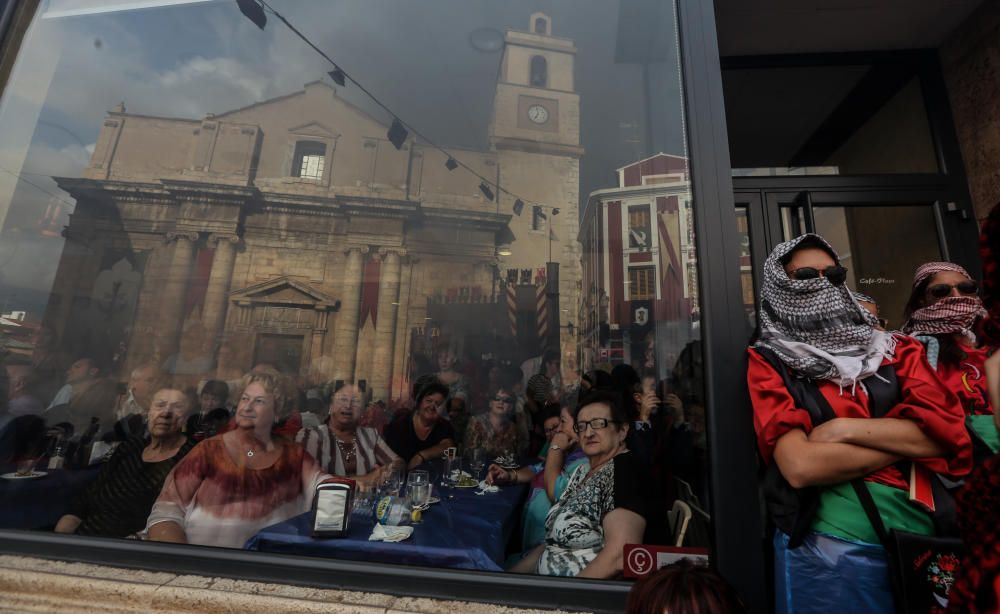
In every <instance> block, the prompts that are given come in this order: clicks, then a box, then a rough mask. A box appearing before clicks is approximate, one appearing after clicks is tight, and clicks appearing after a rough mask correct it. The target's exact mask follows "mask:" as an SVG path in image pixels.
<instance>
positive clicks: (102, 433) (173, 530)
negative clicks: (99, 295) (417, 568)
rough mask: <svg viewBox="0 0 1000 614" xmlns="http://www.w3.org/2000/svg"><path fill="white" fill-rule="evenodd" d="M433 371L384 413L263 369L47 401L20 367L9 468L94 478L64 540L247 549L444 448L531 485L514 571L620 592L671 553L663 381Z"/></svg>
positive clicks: (80, 370) (541, 372)
mask: <svg viewBox="0 0 1000 614" xmlns="http://www.w3.org/2000/svg"><path fill="white" fill-rule="evenodd" d="M437 356H438V364H437V370H436V371H435V372H434V373H430V374H426V375H423V376H420V377H416V378H414V379H413V383H412V391H411V394H410V395H408V398H405V399H394V400H392V401H391V402H388V403H387V402H386V401H385V400H384V399H372V398H370V391H368V390H366V386H365V385H364V383H363V382H362V383H358V384H352V383H345V382H335V383H318V382H317V381H315V378H312V377H310V378H303V379H302V380H301V381H299V382H296V380H295V379H293V378H292V377H289V376H286V375H285V374H282V373H280V372H279V371H278V369H276V368H275V367H274V366H273V365H270V364H266V363H261V364H257V365H255V366H254V367H253V368H252V369H251V370H250V371H249V372H248V373H247V374H246V375H245V376H243V377H242V378H241V379H240V380H238V381H232V380H228V381H227V380H222V379H215V378H213V377H211V375H215V373H211V372H210V373H208V374H206V375H205V376H204V377H201V379H200V381H197V380H198V378H197V377H195V378H192V377H191V374H189V373H184V374H180V375H179V376H178V375H177V374H172V373H168V372H167V369H166V368H164V367H161V366H158V365H157V364H155V363H142V364H139V365H138V366H136V367H135V368H133V369H131V370H130V371H129V372H127V380H126V381H125V382H123V383H121V384H117V383H116V382H115V381H114V379H113V378H112V376H111V375H112V373H113V372H115V371H118V372H120V371H119V370H116V369H112V368H108V367H105V366H104V365H102V364H101V363H100V362H99V361H98V360H97V359H95V358H94V357H90V356H81V357H78V358H77V359H75V360H72V361H70V360H65V361H64V363H65V371H64V375H62V376H61V378H60V379H61V381H60V382H59V385H52V384H51V383H48V384H47V387H46V384H45V383H43V382H41V381H39V380H38V377H37V373H38V372H39V371H38V370H37V369H36V367H35V365H34V364H33V362H32V361H31V360H30V359H22V358H17V357H7V358H6V359H5V360H4V366H5V369H3V375H5V376H6V377H5V378H0V380H2V381H0V383H3V384H4V388H5V390H4V394H3V397H4V398H5V399H6V403H5V404H4V410H3V412H2V413H0V417H2V421H0V452H3V453H4V454H6V456H4V457H3V458H0V460H2V461H4V462H8V463H11V462H13V461H14V460H16V459H17V458H19V457H25V456H31V457H40V458H44V459H45V460H43V461H42V462H47V461H48V460H50V459H51V458H52V457H55V456H57V455H58V456H59V463H58V464H53V465H50V466H52V467H58V468H63V469H67V470H76V469H82V468H87V467H91V468H94V469H95V470H97V471H96V472H95V475H96V477H94V478H93V480H92V481H91V482H90V483H89V484H88V485H87V486H86V487H85V488H84V489H83V490H82V492H80V493H79V494H78V495H76V496H74V497H72V500H71V501H67V502H66V510H65V513H64V514H63V515H62V517H61V518H59V520H58V522H57V523H56V525H55V527H54V530H55V531H56V532H58V533H75V534H80V535H93V536H104V537H132V538H138V539H148V540H154V541H167V542H180V543H190V544H198V545H209V546H224V547H237V548H238V547H243V546H244V544H245V543H246V541H247V540H248V539H249V538H251V537H253V535H255V534H256V533H257V532H258V531H259V530H260V529H262V528H263V527H266V526H268V525H271V524H274V523H277V522H281V521H283V520H287V519H289V518H292V517H294V516H296V515H298V514H301V513H303V512H305V511H308V510H309V509H310V505H311V501H312V497H313V494H314V492H315V488H316V486H317V485H318V484H319V483H320V482H321V481H322V480H324V479H326V478H328V477H330V476H334V475H336V476H343V477H349V478H352V479H353V480H355V481H356V483H357V484H358V487H359V488H360V489H364V490H370V489H373V488H376V487H378V486H379V485H380V484H382V483H383V482H384V481H385V480H386V479H387V478H388V476H389V475H390V473H391V472H392V471H393V470H394V469H402V470H403V471H406V470H409V469H414V468H416V467H419V466H421V465H424V464H426V463H433V462H434V461H438V460H440V459H441V457H442V455H443V454H444V452H445V450H447V449H449V448H457V449H458V453H459V454H462V453H464V452H465V451H467V450H471V449H481V450H482V451H483V456H484V458H485V459H486V460H487V471H486V472H485V475H484V476H483V477H484V478H485V479H486V481H487V482H492V483H495V484H499V485H509V484H516V483H521V484H525V485H526V490H527V493H526V499H525V502H524V504H523V507H522V508H521V509H520V510H519V511H518V515H519V521H520V522H519V524H518V526H519V527H520V531H519V532H518V534H517V536H516V537H515V538H514V539H513V540H512V543H511V544H508V545H507V546H508V553H509V554H510V558H509V560H508V564H509V566H510V569H511V570H512V571H517V572H527V573H542V574H552V575H584V576H591V577H616V576H618V575H619V574H620V572H621V564H622V561H621V552H620V550H621V545H622V544H624V543H626V542H629V541H641V540H643V539H658V538H657V537H654V536H653V533H655V529H656V528H657V527H659V526H660V525H662V524H663V522H664V521H665V518H666V509H667V507H666V503H665V501H666V499H665V498H664V496H663V495H662V493H664V492H665V491H666V490H667V489H668V487H667V485H668V483H669V480H670V478H671V477H672V476H673V475H674V474H673V472H671V471H666V472H660V471H659V470H655V468H654V467H653V465H654V463H657V462H660V461H661V460H662V459H663V458H667V456H669V454H668V452H669V451H668V450H666V449H665V446H667V445H668V444H669V442H671V441H673V440H675V439H677V438H678V436H679V435H680V434H681V433H682V432H687V431H685V430H684V429H681V428H678V424H681V425H683V426H685V428H686V427H687V425H686V424H685V423H684V419H683V412H684V411H685V408H683V407H681V406H680V404H679V402H678V404H677V406H676V407H675V406H672V405H671V403H670V401H671V400H672V399H671V397H670V396H668V397H667V398H668V402H667V403H663V402H661V401H660V398H659V397H658V396H657V393H656V385H657V381H656V379H655V378H651V377H640V376H639V374H638V373H637V372H636V371H635V370H634V369H632V368H631V367H627V366H619V367H618V368H616V369H614V370H613V371H612V370H610V369H609V370H607V371H605V370H596V371H593V372H590V373H587V374H584V375H583V376H582V377H581V378H580V381H578V382H576V383H571V384H564V376H563V374H562V373H561V368H560V365H559V362H558V358H559V357H558V354H557V353H554V352H549V353H546V354H543V355H542V356H539V357H537V358H536V359H533V360H528V361H525V363H524V364H522V365H521V366H520V367H519V366H516V365H513V364H510V363H501V362H499V361H494V360H488V361H483V362H482V363H479V364H475V362H474V361H470V360H468V359H461V360H460V359H459V358H458V357H457V356H456V354H455V352H453V351H450V350H442V351H440V352H438V353H437ZM48 360H49V363H51V362H52V358H51V356H50V358H49V359H48ZM168 366H169V365H168ZM195 384H196V385H195ZM660 384H661V385H663V384H664V382H660ZM45 390H49V391H50V392H49V393H48V394H46V393H45V392H44V391H45ZM678 416H680V417H678ZM674 431H676V432H674ZM501 457H503V458H506V459H512V460H516V461H518V462H520V463H521V466H520V467H519V468H517V469H502V468H501V467H500V466H499V465H497V464H495V463H493V462H492V461H493V460H494V459H498V458H501ZM680 466H681V465H680V464H678V467H680ZM98 469H99V470H98ZM657 473H663V476H662V478H663V479H660V478H659V477H657ZM597 500H599V501H601V504H600V505H599V506H596V507H595V506H592V505H590V504H589V503H588V502H591V501H597ZM581 527H583V529H581ZM578 529H580V531H578ZM581 531H582V532H581ZM605 546H608V547H609V550H607V551H606V552H605V551H604V548H605ZM602 552H604V555H601V553H602Z"/></svg>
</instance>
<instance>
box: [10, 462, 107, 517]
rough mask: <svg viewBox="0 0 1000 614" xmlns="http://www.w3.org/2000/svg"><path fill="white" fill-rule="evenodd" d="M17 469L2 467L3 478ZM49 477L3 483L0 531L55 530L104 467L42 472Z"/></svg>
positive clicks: (46, 470)
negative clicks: (77, 497)
mask: <svg viewBox="0 0 1000 614" xmlns="http://www.w3.org/2000/svg"><path fill="white" fill-rule="evenodd" d="M13 470H14V466H13V465H10V466H0V474H4V473H7V472H9V471H13ZM39 470H40V471H45V472H46V473H47V474H48V475H45V476H43V477H40V478H34V479H30V480H4V479H0V529H51V528H52V527H54V526H55V524H56V522H58V521H59V519H60V518H61V517H62V516H63V514H65V513H66V512H67V511H69V506H70V503H71V502H72V501H73V499H74V498H75V497H76V496H77V495H79V494H80V493H81V492H82V491H83V489H84V488H86V487H87V485H88V484H90V483H91V482H93V481H94V480H95V479H96V478H97V474H98V473H99V472H100V467H89V468H87V469H77V470H73V469H68V470H67V469H55V470H53V469H45V468H44V467H42V468H40V469H39Z"/></svg>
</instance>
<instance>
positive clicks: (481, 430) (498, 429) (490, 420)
mask: <svg viewBox="0 0 1000 614" xmlns="http://www.w3.org/2000/svg"><path fill="white" fill-rule="evenodd" d="M488 398H489V409H488V410H487V411H486V413H485V414H480V415H478V416H475V417H474V418H472V419H471V420H469V426H468V427H467V428H466V431H465V449H466V450H475V449H476V448H482V449H483V450H485V451H486V455H487V457H488V458H493V457H495V456H500V455H504V454H507V453H508V452H514V454H515V456H520V455H521V454H522V453H523V452H524V449H523V448H524V446H523V442H521V441H519V437H518V432H517V425H516V424H514V403H515V402H516V399H515V398H514V395H513V394H512V393H511V392H510V391H509V390H508V389H506V388H503V387H501V388H497V389H496V390H494V391H493V393H492V394H490V395H489V397H488Z"/></svg>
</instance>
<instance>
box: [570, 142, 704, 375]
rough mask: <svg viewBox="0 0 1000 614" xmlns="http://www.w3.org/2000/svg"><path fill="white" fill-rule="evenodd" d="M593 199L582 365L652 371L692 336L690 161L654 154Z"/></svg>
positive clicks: (585, 239) (585, 241)
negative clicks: (603, 365) (630, 366)
mask: <svg viewBox="0 0 1000 614" xmlns="http://www.w3.org/2000/svg"><path fill="white" fill-rule="evenodd" d="M617 176H618V186H617V187H614V188H609V189H602V190H596V191H594V192H592V193H591V194H590V198H589V200H588V202H587V207H586V209H585V210H584V213H583V218H582V220H581V222H580V243H581V244H582V246H583V301H582V306H581V313H580V315H579V319H580V322H581V323H582V330H581V334H582V336H583V339H584V340H583V348H582V351H583V362H584V365H585V366H586V367H587V368H590V367H592V366H593V365H595V364H600V363H611V364H620V363H627V364H632V365H633V366H635V367H636V368H640V369H647V370H648V369H651V368H656V370H657V371H659V372H660V374H661V375H663V374H665V372H666V371H665V370H666V369H668V368H669V367H670V365H672V364H673V362H674V361H675V360H676V358H677V357H676V356H675V354H676V353H677V350H676V348H679V347H683V346H684V345H685V344H686V343H688V341H690V340H691V339H692V338H693V337H694V335H695V334H696V332H695V329H696V325H695V324H694V323H695V322H697V320H698V313H697V309H698V308H697V305H698V285H697V277H696V271H695V267H696V257H695V246H694V218H693V215H692V209H691V187H690V182H689V176H688V164H687V159H686V158H684V157H682V156H675V155H670V154H665V153H659V154H656V155H655V156H652V157H650V158H646V159H644V160H639V161H637V162H634V163H632V164H629V165H627V166H624V167H622V168H619V169H618V170H617Z"/></svg>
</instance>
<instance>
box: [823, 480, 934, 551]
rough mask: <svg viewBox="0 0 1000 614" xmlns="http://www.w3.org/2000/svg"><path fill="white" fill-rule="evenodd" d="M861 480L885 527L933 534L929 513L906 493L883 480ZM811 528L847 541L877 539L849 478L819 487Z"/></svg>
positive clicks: (932, 524)
mask: <svg viewBox="0 0 1000 614" xmlns="http://www.w3.org/2000/svg"><path fill="white" fill-rule="evenodd" d="M865 484H866V485H867V486H868V490H869V491H871V493H872V499H874V500H875V505H876V507H878V511H879V515H880V516H882V523H883V524H884V525H885V529H886V530H887V531H890V530H892V529H898V530H901V531H909V532H910V533H917V534H919V535H934V521H933V519H932V518H931V515H930V514H928V513H927V512H926V511H924V510H922V509H920V508H919V507H917V506H916V505H915V504H912V503H910V496H909V493H907V492H906V491H904V490H900V489H898V488H893V487H891V486H885V485H884V484H876V483H874V482H865ZM812 528H813V530H814V531H817V532H819V533H825V534H827V535H832V536H833V537H839V538H841V539H846V540H849V541H856V542H864V543H866V544H878V543H879V539H878V535H876V533H875V529H873V528H872V524H871V522H869V520H868V516H866V515H865V510H864V508H863V507H861V502H860V501H858V497H857V495H856V494H855V493H854V488H853V487H852V486H851V484H850V483H849V482H848V483H844V484H838V485H836V486H828V487H826V488H824V489H823V490H822V491H820V495H819V509H818V510H817V511H816V519H815V520H814V521H813V525H812Z"/></svg>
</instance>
